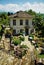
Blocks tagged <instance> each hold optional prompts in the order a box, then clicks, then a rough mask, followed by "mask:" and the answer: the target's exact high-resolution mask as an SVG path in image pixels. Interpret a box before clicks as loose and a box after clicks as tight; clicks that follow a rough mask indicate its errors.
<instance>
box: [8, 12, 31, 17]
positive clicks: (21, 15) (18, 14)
mask: <svg viewBox="0 0 44 65" xmlns="http://www.w3.org/2000/svg"><path fill="white" fill-rule="evenodd" d="M9 17H12V18H32V16H31V15H29V14H28V13H26V12H24V11H18V12H16V13H15V14H13V15H10V16H9Z"/></svg>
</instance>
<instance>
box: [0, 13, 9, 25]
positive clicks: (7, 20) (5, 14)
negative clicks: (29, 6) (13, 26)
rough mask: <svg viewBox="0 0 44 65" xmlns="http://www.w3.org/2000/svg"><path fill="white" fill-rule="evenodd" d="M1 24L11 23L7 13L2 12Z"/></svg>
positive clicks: (0, 15)
mask: <svg viewBox="0 0 44 65" xmlns="http://www.w3.org/2000/svg"><path fill="white" fill-rule="evenodd" d="M0 24H3V25H9V17H8V15H7V13H5V12H3V13H1V14H0Z"/></svg>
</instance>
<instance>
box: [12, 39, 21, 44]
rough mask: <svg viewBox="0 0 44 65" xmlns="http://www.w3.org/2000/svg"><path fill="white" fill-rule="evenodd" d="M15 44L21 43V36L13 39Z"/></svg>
mask: <svg viewBox="0 0 44 65" xmlns="http://www.w3.org/2000/svg"><path fill="white" fill-rule="evenodd" d="M13 44H14V45H19V44H21V40H20V39H19V38H14V39H13Z"/></svg>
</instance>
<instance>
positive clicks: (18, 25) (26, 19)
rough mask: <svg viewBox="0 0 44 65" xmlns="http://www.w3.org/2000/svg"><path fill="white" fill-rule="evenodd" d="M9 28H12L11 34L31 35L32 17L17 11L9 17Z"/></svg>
mask: <svg viewBox="0 0 44 65" xmlns="http://www.w3.org/2000/svg"><path fill="white" fill-rule="evenodd" d="M9 17H10V27H12V28H13V34H14V35H15V34H19V33H21V32H23V33H24V34H25V35H28V34H30V33H31V31H32V29H33V25H32V19H33V16H31V15H29V14H28V13H26V12H24V11H18V12H16V13H15V14H13V15H10V16H9Z"/></svg>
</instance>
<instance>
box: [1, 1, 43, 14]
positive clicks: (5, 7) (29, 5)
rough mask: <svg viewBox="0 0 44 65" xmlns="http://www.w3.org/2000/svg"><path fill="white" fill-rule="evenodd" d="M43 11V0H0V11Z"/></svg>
mask: <svg viewBox="0 0 44 65" xmlns="http://www.w3.org/2000/svg"><path fill="white" fill-rule="evenodd" d="M30 9H32V10H33V11H35V12H37V13H39V12H40V13H44V0H0V11H2V12H3V11H4V12H17V11H19V10H23V11H25V10H30Z"/></svg>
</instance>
